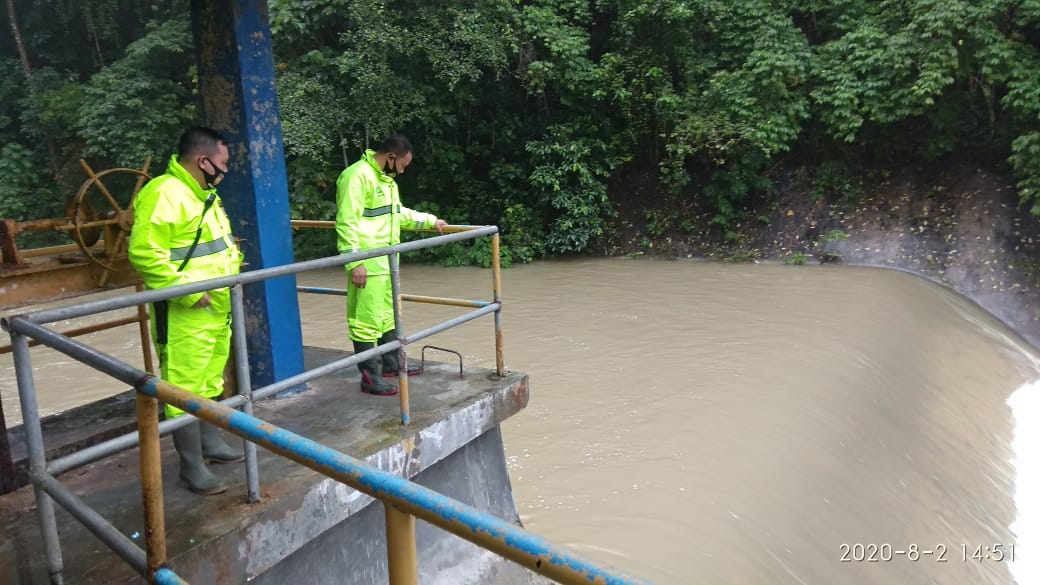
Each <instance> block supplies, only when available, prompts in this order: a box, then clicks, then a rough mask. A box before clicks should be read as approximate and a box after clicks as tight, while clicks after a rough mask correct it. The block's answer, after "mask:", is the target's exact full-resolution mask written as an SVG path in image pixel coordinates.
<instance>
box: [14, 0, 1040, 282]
mask: <svg viewBox="0 0 1040 585" xmlns="http://www.w3.org/2000/svg"><path fill="white" fill-rule="evenodd" d="M188 4H189V3H188V2H187V1H186V0H155V1H153V2H137V1H131V0H85V1H84V2H76V3H64V2H49V3H37V2H29V1H28V0H7V1H6V3H5V6H4V7H3V8H2V10H3V11H4V15H3V16H4V18H3V21H4V23H5V26H7V27H8V29H9V30H10V32H11V34H10V35H3V36H0V51H2V52H0V73H2V75H0V217H15V218H18V219H30V218H34V217H50V216H55V215H58V216H60V215H62V213H63V208H64V203H65V197H66V196H67V195H70V194H72V193H74V192H75V189H76V187H77V186H78V184H79V183H80V182H81V181H82V179H83V177H82V175H81V174H80V172H79V171H78V165H77V160H78V158H79V157H80V156H86V157H87V158H88V159H89V160H90V161H91V162H92V164H93V165H94V166H95V168H105V167H107V166H115V165H127V166H139V165H140V164H141V162H142V161H143V160H144V158H145V157H146V156H148V155H152V156H153V157H155V158H156V160H160V161H161V160H163V159H164V158H165V157H166V156H168V154H169V150H170V147H171V145H172V143H173V141H174V139H175V137H176V135H177V134H178V132H179V130H180V129H181V128H182V127H183V126H185V125H187V124H189V123H191V122H192V121H194V120H196V119H197V118H198V115H197V112H198V109H197V108H198V106H197V103H196V100H197V98H198V95H197V93H198V92H197V79H196V76H195V68H194V55H193V50H192V34H191V28H190V16H189V12H188ZM269 6H270V17H271V25H272V32H273V41H274V47H275V70H276V72H277V76H278V90H279V99H280V107H281V113H282V120H283V132H284V137H285V144H286V150H287V152H286V156H287V165H288V172H289V196H290V200H291V207H292V212H293V215H294V217H298V218H308V219H330V218H332V217H333V215H334V202H335V192H334V191H335V178H336V176H337V175H338V173H339V172H340V171H341V170H342V169H343V167H344V166H345V165H347V164H349V163H350V162H352V161H353V160H355V159H356V157H357V156H358V154H359V153H360V151H361V150H362V149H363V148H364V147H365V146H366V145H370V144H372V143H373V142H375V141H377V140H378V139H379V138H380V137H382V136H383V135H385V134H386V133H388V132H391V131H400V132H404V133H405V134H407V135H409V136H410V137H411V138H412V139H413V142H414V144H415V146H416V149H417V153H416V155H417V162H416V164H414V165H413V166H411V167H410V168H409V172H408V173H407V174H406V175H404V176H402V177H401V179H400V180H401V183H402V193H403V195H404V199H405V201H406V204H408V205H410V206H412V207H415V208H419V209H425V210H429V211H433V212H435V213H437V214H438V215H440V216H442V217H445V218H447V219H449V220H450V221H452V222H454V223H476V224H485V223H495V224H499V225H501V226H502V228H503V240H504V242H503V243H504V254H505V256H506V258H505V260H506V261H507V262H526V261H530V260H531V259H534V258H537V257H541V256H544V255H557V254H570V253H580V252H585V251H589V250H593V249H600V250H602V249H610V247H611V246H612V245H616V241H617V239H618V234H620V233H622V232H624V231H625V230H626V226H631V225H632V224H638V225H639V227H640V229H639V233H640V234H642V235H641V237H642V238H646V239H647V241H646V242H642V241H641V242H640V245H641V246H644V247H648V244H653V240H654V239H655V238H659V237H665V235H666V234H678V235H681V234H699V235H701V236H702V237H709V238H711V239H714V240H716V241H719V242H726V241H727V240H731V239H735V238H739V237H741V236H740V234H741V230H739V229H736V226H741V225H748V224H753V223H754V222H768V221H770V216H769V214H768V213H764V212H763V210H770V209H772V211H777V210H779V211H781V212H782V211H783V210H781V209H779V207H780V205H781V204H780V202H779V201H777V198H778V196H777V193H778V189H779V185H780V184H781V183H783V182H784V181H787V180H789V179H790V178H791V177H798V178H799V180H800V181H801V184H803V185H805V188H804V189H803V190H802V191H801V197H802V199H803V200H804V201H802V203H803V204H804V205H806V206H808V205H811V204H812V203H815V202H816V201H818V200H820V199H822V198H832V199H839V200H840V199H844V200H846V201H854V200H855V199H856V198H857V197H859V196H861V195H862V192H863V189H864V187H865V186H866V185H870V184H872V183H873V182H876V181H877V177H876V176H872V174H876V173H877V172H878V169H885V168H887V167H890V166H900V167H902V166H905V165H907V164H919V165H925V166H929V167H939V168H941V167H944V166H948V165H963V164H971V165H975V166H980V167H985V168H989V169H992V170H994V171H996V172H998V173H1004V174H1007V175H1009V176H1011V177H1013V180H1014V181H1015V184H1016V188H1017V191H1018V195H1019V197H1020V200H1021V202H1022V205H1023V207H1022V212H1023V213H1029V212H1032V213H1034V214H1040V197H1038V195H1040V89H1038V88H1040V86H1038V85H1037V80H1038V79H1040V32H1038V31H1040V1H1038V0H945V1H942V2H938V1H935V0H900V1H898V2H896V1H891V0H881V1H875V0H840V1H832V2H821V1H818V0H786V1H785V0H780V1H768V2H767V1H765V0H731V1H722V0H596V1H592V2H589V1H584V2H582V1H576V0H528V1H514V0H395V1H389V0H350V1H348V0H313V1H310V2H297V1H294V0H272V1H271V2H269ZM752 203H754V204H753V205H752ZM783 205H784V207H785V208H786V207H796V205H791V202H789V201H785V202H784V204H783ZM611 242H614V244H612V243H611ZM297 247H298V252H299V253H300V254H301V255H302V256H318V255H324V254H329V253H332V252H334V246H333V242H332V241H331V239H330V238H328V234H327V233H319V232H314V231H311V232H301V233H300V234H299V237H298V239H297ZM436 254H438V256H437V257H436V259H437V260H440V261H442V262H446V263H454V264H458V263H482V262H485V261H486V260H487V255H488V250H487V248H486V247H471V248H466V247H463V246H461V245H460V246H456V247H453V248H446V249H440V250H438V251H437V252H436Z"/></svg>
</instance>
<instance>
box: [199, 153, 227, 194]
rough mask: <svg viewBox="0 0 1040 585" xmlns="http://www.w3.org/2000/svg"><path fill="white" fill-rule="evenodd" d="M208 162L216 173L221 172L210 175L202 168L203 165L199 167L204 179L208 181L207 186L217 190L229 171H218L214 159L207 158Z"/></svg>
mask: <svg viewBox="0 0 1040 585" xmlns="http://www.w3.org/2000/svg"><path fill="white" fill-rule="evenodd" d="M206 160H207V161H208V162H209V166H210V167H212V168H213V170H214V171H219V172H217V173H208V172H206V169H204V168H202V165H201V164H200V165H199V170H200V171H202V177H203V178H204V179H205V180H206V186H207V187H208V188H210V189H216V188H217V185H219V184H220V182H221V181H223V180H224V173H226V172H227V170H226V169H225V170H223V171H221V170H220V169H218V168H217V165H215V164H214V163H213V159H211V158H207V159H206ZM200 162H201V161H200Z"/></svg>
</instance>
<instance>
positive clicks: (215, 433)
mask: <svg viewBox="0 0 1040 585" xmlns="http://www.w3.org/2000/svg"><path fill="white" fill-rule="evenodd" d="M221 435H222V433H221V431H220V429H219V428H217V427H215V426H213V425H211V424H209V423H208V422H204V421H199V436H200V437H201V438H202V458H203V459H205V460H206V463H239V462H242V461H245V460H246V454H245V453H243V452H242V450H241V449H236V448H234V447H232V446H231V445H228V444H227V443H225V442H224V437H223V436H221Z"/></svg>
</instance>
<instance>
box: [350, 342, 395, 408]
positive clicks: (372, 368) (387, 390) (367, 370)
mask: <svg viewBox="0 0 1040 585" xmlns="http://www.w3.org/2000/svg"><path fill="white" fill-rule="evenodd" d="M375 346H376V344H374V343H371V342H366V341H355V342H354V353H355V354H358V353H361V352H363V351H368V350H370V349H372V348H374V347H375ZM357 367H358V370H360V371H361V391H362V392H366V393H368V394H375V395H376V396H393V395H394V394H397V386H395V385H393V384H389V383H387V382H384V381H383V380H382V377H381V374H382V369H383V367H382V363H381V362H380V360H379V358H378V357H374V358H368V359H367V360H365V361H363V362H361V363H359V364H358V365H357Z"/></svg>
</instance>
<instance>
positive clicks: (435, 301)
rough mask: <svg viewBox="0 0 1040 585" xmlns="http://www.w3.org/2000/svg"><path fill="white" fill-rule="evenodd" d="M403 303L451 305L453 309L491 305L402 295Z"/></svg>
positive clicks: (444, 298) (461, 300)
mask: <svg viewBox="0 0 1040 585" xmlns="http://www.w3.org/2000/svg"><path fill="white" fill-rule="evenodd" d="M401 300H402V301H409V302H413V303H428V304H431V305H450V306H453V307H475V308H481V307H486V306H488V305H490V304H491V303H490V302H488V301H469V300H466V299H452V298H448V297H428V296H423V295H405V294H403V295H401Z"/></svg>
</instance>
